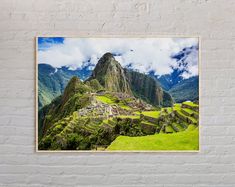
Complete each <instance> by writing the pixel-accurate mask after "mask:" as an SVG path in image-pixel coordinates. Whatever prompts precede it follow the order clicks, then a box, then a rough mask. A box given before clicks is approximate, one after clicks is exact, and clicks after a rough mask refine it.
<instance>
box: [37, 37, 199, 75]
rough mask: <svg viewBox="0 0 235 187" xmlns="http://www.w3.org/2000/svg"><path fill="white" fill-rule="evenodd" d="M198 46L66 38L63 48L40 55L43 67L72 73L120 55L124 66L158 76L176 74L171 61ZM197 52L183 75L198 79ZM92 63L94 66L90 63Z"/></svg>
mask: <svg viewBox="0 0 235 187" xmlns="http://www.w3.org/2000/svg"><path fill="white" fill-rule="evenodd" d="M195 45H198V40H197V39H196V38H177V39H175V38H115V39H114V38H65V39H64V42H63V44H54V45H52V46H50V47H49V48H47V49H45V50H40V51H39V52H38V61H39V63H46V64H50V65H52V66H54V67H57V68H59V67H62V66H68V67H70V69H76V68H82V67H84V66H87V65H89V64H91V66H94V65H95V64H96V63H97V62H98V59H99V58H100V57H101V56H102V55H103V54H104V53H106V52H111V53H115V54H119V56H115V58H116V60H117V61H119V62H120V63H121V65H122V66H124V67H125V66H127V65H129V64H131V67H132V68H133V69H137V70H139V71H140V72H144V73H146V72H149V71H151V70H152V71H154V72H155V73H156V74H157V75H164V74H168V73H171V72H172V68H171V67H176V66H177V61H176V59H173V58H171V56H172V55H173V54H176V53H178V52H179V51H181V50H182V49H183V48H185V47H191V46H195ZM196 53H197V51H196V52H195V53H194V54H191V55H189V56H188V57H187V59H186V60H187V62H188V69H187V73H185V75H183V77H184V78H188V77H191V76H194V75H197V72H198V70H197V69H198V57H197V54H196ZM88 60H90V62H88Z"/></svg>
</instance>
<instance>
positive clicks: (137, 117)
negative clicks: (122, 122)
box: [117, 115, 140, 119]
mask: <svg viewBox="0 0 235 187" xmlns="http://www.w3.org/2000/svg"><path fill="white" fill-rule="evenodd" d="M117 117H118V118H130V119H139V118H140V116H124V115H119V116H117Z"/></svg>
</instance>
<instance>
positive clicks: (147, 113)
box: [142, 111, 160, 118]
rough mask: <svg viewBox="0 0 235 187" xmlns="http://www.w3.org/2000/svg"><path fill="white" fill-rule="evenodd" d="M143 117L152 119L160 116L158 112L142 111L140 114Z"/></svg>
mask: <svg viewBox="0 0 235 187" xmlns="http://www.w3.org/2000/svg"><path fill="white" fill-rule="evenodd" d="M142 114H143V115H144V116H149V117H152V118H158V117H159V115H160V111H144V112H142Z"/></svg>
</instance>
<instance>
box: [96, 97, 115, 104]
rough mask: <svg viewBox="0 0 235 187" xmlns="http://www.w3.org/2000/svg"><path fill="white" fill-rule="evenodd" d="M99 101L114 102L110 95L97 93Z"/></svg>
mask: <svg viewBox="0 0 235 187" xmlns="http://www.w3.org/2000/svg"><path fill="white" fill-rule="evenodd" d="M95 97H96V99H97V100H98V101H101V102H103V103H105V104H114V103H115V102H114V100H113V99H110V98H109V97H106V96H103V95H97V96H95Z"/></svg>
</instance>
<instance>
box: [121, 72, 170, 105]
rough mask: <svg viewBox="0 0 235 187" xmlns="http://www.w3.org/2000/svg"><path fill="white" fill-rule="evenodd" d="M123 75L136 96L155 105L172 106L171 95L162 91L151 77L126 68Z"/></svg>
mask: <svg viewBox="0 0 235 187" xmlns="http://www.w3.org/2000/svg"><path fill="white" fill-rule="evenodd" d="M125 75H126V77H127V80H128V82H129V84H130V87H131V90H132V91H133V93H134V95H135V96H136V97H140V98H141V99H143V100H145V101H147V102H148V103H151V104H152V105H155V106H172V104H173V100H172V98H171V95H170V94H169V93H167V92H166V91H164V90H163V89H162V88H161V87H160V85H158V84H157V83H156V81H155V80H154V79H153V78H152V77H150V76H148V75H145V74H143V73H139V72H135V71H131V70H128V69H125Z"/></svg>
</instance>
